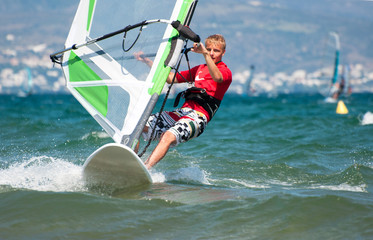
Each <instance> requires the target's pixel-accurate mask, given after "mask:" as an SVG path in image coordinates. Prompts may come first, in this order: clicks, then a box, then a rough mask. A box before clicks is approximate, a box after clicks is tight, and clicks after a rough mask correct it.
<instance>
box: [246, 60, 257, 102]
mask: <svg viewBox="0 0 373 240" xmlns="http://www.w3.org/2000/svg"><path fill="white" fill-rule="evenodd" d="M254 72H255V66H254V65H251V66H250V76H249V78H248V79H247V81H246V93H247V94H248V95H252V94H253V93H254V92H255V89H254V88H252V86H251V83H252V81H253V79H254Z"/></svg>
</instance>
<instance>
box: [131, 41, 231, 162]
mask: <svg viewBox="0 0 373 240" xmlns="http://www.w3.org/2000/svg"><path fill="white" fill-rule="evenodd" d="M205 45H206V47H205V46H204V45H203V44H202V43H200V44H197V43H194V45H193V48H192V49H191V50H192V52H195V53H199V54H202V55H203V57H204V59H205V62H206V63H205V64H201V65H198V66H195V67H194V68H192V69H191V70H190V72H189V70H187V71H182V72H180V73H178V74H176V78H175V81H174V83H184V82H192V83H194V87H192V88H189V89H187V90H186V91H184V92H182V93H181V95H183V96H184V98H185V102H184V104H183V105H182V107H181V108H177V109H175V110H174V111H163V112H162V114H161V117H160V119H159V121H158V124H157V126H156V127H155V131H156V132H155V133H154V134H153V139H158V140H159V143H158V145H157V146H156V148H155V149H154V150H153V152H152V154H151V155H150V156H149V158H148V159H147V160H146V162H145V165H146V167H147V168H148V169H150V168H151V167H153V166H154V165H155V164H157V163H158V162H159V161H160V160H161V159H162V158H163V157H164V156H165V155H166V153H167V151H168V150H169V148H170V147H171V146H176V145H178V144H179V143H182V142H186V141H188V140H190V139H192V138H195V137H198V136H199V135H201V134H202V133H203V131H204V130H205V128H206V125H207V123H208V122H209V121H210V120H211V119H212V117H213V116H214V114H215V113H216V111H217V110H218V108H219V106H220V102H221V100H222V99H223V97H224V94H225V93H226V92H227V90H228V88H229V86H230V84H231V82H232V72H231V71H230V70H229V68H228V67H227V65H226V64H225V63H224V62H222V58H223V56H224V54H225V48H226V42H225V39H224V37H223V36H222V35H220V34H215V35H211V36H209V37H208V38H207V39H206V40H205ZM136 58H137V59H138V60H140V61H143V62H145V63H146V64H148V65H149V66H151V64H152V62H151V60H149V59H148V58H143V57H142V56H141V54H137V55H136ZM174 75H175V73H173V72H170V74H169V76H168V78H167V83H172V80H173V78H174ZM178 96H179V97H180V95H178ZM176 99H178V97H177V98H176ZM158 115H159V114H158V113H157V114H153V115H151V116H150V117H149V119H148V121H147V123H146V126H145V128H144V133H143V137H144V140H146V141H148V140H149V138H150V137H151V136H152V130H153V129H154V125H155V123H156V121H157V116H158ZM153 139H152V140H153Z"/></svg>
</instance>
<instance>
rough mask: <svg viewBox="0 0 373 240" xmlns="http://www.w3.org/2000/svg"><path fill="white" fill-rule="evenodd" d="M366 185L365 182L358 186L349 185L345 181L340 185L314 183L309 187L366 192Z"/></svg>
mask: <svg viewBox="0 0 373 240" xmlns="http://www.w3.org/2000/svg"><path fill="white" fill-rule="evenodd" d="M366 188H367V186H366V185H365V184H361V185H358V186H351V185H348V184H347V183H342V184H340V185H330V186H324V185H314V186H311V187H310V189H325V190H332V191H347V192H367V190H366Z"/></svg>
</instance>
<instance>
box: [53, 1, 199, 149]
mask: <svg viewBox="0 0 373 240" xmlns="http://www.w3.org/2000/svg"><path fill="white" fill-rule="evenodd" d="M195 4H196V1H195V0H176V1H169V0H157V1H154V0H136V1H134V0H81V1H80V4H79V7H78V10H77V12H76V15H75V18H74V21H73V24H72V26H71V29H70V32H69V35H68V38H67V40H66V43H65V47H66V48H67V49H65V50H64V51H62V52H61V55H62V60H61V64H62V68H63V72H64V75H65V78H66V80H67V87H68V89H69V90H70V92H71V93H72V94H73V95H74V97H75V98H76V99H77V100H78V101H79V102H80V103H81V104H82V105H83V107H84V108H85V109H86V110H87V111H88V112H89V113H90V114H91V115H92V116H93V117H94V119H95V120H96V121H97V122H98V123H99V124H100V125H101V126H102V127H103V128H104V129H105V131H106V132H107V133H108V134H109V135H110V136H111V137H112V138H113V140H114V141H115V142H116V143H122V144H126V145H127V146H129V147H132V148H133V147H134V145H135V144H136V143H137V140H138V137H139V135H140V134H141V131H142V129H143V127H144V124H145V122H146V120H147V118H148V117H149V115H150V114H151V112H152V110H153V108H154V106H155V103H156V102H157V100H158V96H159V94H160V93H161V91H162V89H163V86H164V84H165V82H166V78H167V76H168V74H169V72H170V70H171V68H170V67H168V66H166V64H165V60H166V58H167V57H168V55H169V53H170V50H171V39H173V38H175V37H177V36H179V33H178V32H177V30H175V29H174V28H173V27H172V26H171V25H170V23H171V22H172V21H176V20H178V21H180V22H181V24H184V25H189V22H190V20H191V17H192V15H193V11H194V7H195ZM146 20H147V21H146ZM128 26H130V27H128ZM126 27H128V30H126V31H120V30H123V29H124V28H126ZM126 29H127V28H126ZM135 53H142V54H144V55H145V56H147V57H148V58H150V59H151V60H152V61H153V65H152V66H151V67H149V66H147V65H146V64H144V63H142V62H140V61H137V60H136V58H135V57H134V54H135ZM179 55H180V51H175V53H174V56H173V58H174V59H175V58H179ZM51 57H52V56H51Z"/></svg>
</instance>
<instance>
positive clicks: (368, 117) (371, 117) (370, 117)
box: [359, 111, 373, 125]
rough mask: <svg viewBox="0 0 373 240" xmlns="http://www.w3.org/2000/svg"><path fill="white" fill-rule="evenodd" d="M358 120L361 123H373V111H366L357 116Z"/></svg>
mask: <svg viewBox="0 0 373 240" xmlns="http://www.w3.org/2000/svg"><path fill="white" fill-rule="evenodd" d="M359 120H360V124H361V125H369V124H373V113H371V112H369V111H368V112H366V113H365V114H364V115H363V116H362V117H360V116H359Z"/></svg>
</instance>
